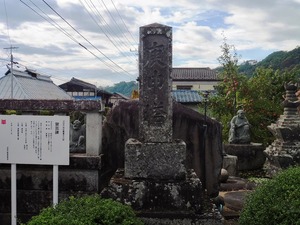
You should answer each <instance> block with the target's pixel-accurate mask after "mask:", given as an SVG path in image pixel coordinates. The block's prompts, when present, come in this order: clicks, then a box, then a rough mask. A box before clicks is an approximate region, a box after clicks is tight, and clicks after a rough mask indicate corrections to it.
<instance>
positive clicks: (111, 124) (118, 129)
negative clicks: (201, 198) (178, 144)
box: [102, 100, 223, 196]
mask: <svg viewBox="0 0 300 225" xmlns="http://www.w3.org/2000/svg"><path fill="white" fill-rule="evenodd" d="M138 105H139V102H138V101H136V100H133V101H126V102H125V101H123V102H119V104H118V105H117V106H115V107H114V108H113V109H112V111H111V113H110V114H109V115H108V117H107V118H106V120H105V123H104V126H103V146H102V151H103V154H104V155H105V157H107V158H106V160H105V162H106V164H105V165H104V167H105V170H106V171H107V173H111V174H114V172H115V171H116V169H118V168H124V146H125V142H126V141H127V140H128V139H129V138H138V134H139V119H138ZM204 124H205V118H204V115H201V114H199V113H198V112H195V111H194V110H192V109H189V108H186V107H184V106H183V105H181V104H176V103H174V104H173V138H174V139H181V140H183V141H184V142H185V143H186V146H187V155H186V157H187V160H186V161H187V162H186V163H187V168H192V169H194V170H195V172H196V174H197V175H198V177H199V178H200V179H201V182H202V184H203V185H204V186H205V187H206V189H207V193H208V194H209V195H210V196H217V195H218V192H219V184H218V178H219V174H220V171H221V168H222V159H223V156H222V137H221V132H222V131H221V125H220V123H218V122H217V121H215V120H212V119H210V118H207V131H206V138H205V139H204V138H203V137H204V136H203V135H204V127H203V125H204ZM204 146H205V148H204Z"/></svg>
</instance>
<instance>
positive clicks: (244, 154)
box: [224, 143, 266, 170]
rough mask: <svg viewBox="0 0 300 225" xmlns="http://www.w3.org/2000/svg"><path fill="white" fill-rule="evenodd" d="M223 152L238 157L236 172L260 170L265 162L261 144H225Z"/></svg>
mask: <svg viewBox="0 0 300 225" xmlns="http://www.w3.org/2000/svg"><path fill="white" fill-rule="evenodd" d="M224 149H225V152H226V153H227V154H229V155H235V156H237V157H238V161H237V168H238V170H256V169H261V168H262V167H263V165H264V163H265V161H266V156H265V154H264V152H263V151H264V147H263V146H262V144H255V143H252V144H225V145H224Z"/></svg>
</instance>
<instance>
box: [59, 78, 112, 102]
mask: <svg viewBox="0 0 300 225" xmlns="http://www.w3.org/2000/svg"><path fill="white" fill-rule="evenodd" d="M59 87H60V88H62V89H63V90H64V91H66V92H67V93H68V94H70V95H71V96H73V97H74V98H75V99H77V100H84V99H86V100H100V99H101V100H102V102H103V103H104V104H105V105H108V104H109V100H110V97H111V96H112V95H113V94H112V93H110V92H108V91H104V90H102V89H100V88H97V87H96V85H94V84H90V83H87V82H85V81H82V80H79V79H76V78H74V77H73V78H72V79H71V80H70V81H68V82H66V83H64V84H61V85H59Z"/></svg>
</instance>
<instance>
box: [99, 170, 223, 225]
mask: <svg viewBox="0 0 300 225" xmlns="http://www.w3.org/2000/svg"><path fill="white" fill-rule="evenodd" d="M201 190H202V186H201V182H200V180H199V178H198V177H197V175H196V173H195V172H193V171H192V170H189V171H187V176H186V179H184V180H177V179H168V180H161V179H138V178H136V179H133V178H125V176H124V170H121V169H119V170H118V171H117V172H116V173H115V175H114V176H113V177H112V179H111V181H110V184H109V186H108V187H107V188H105V189H104V190H103V191H102V193H101V195H102V196H103V197H106V198H112V199H115V200H118V201H120V202H122V203H124V204H128V205H130V206H131V207H132V208H133V209H134V210H135V212H136V213H137V215H138V216H139V217H140V218H141V219H142V220H143V221H144V222H145V224H147V225H150V224H151V225H152V224H153V225H154V224H166V225H167V224H170V225H171V224H183V225H184V224H188V225H192V224H193V225H196V224H199V225H200V224H216V225H221V224H222V216H221V214H220V213H219V212H218V211H217V210H214V209H213V208H212V207H211V206H212V205H211V203H210V202H209V200H208V199H205V197H204V196H203V192H202V191H201Z"/></svg>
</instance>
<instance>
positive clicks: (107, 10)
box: [101, 0, 132, 45]
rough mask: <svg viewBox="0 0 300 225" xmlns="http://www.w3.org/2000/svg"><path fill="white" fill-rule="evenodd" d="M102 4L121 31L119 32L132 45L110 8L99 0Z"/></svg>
mask: <svg viewBox="0 0 300 225" xmlns="http://www.w3.org/2000/svg"><path fill="white" fill-rule="evenodd" d="M101 2H102V4H103V5H104V7H105V9H106V10H107V12H108V14H109V15H110V17H111V18H112V20H113V21H114V23H115V24H116V25H117V27H118V28H119V31H120V32H121V34H122V35H123V37H124V38H125V39H126V40H127V42H128V43H129V45H132V44H131V43H130V41H129V40H128V38H127V37H126V35H125V34H124V32H123V30H122V29H121V27H120V25H119V24H118V23H117V21H116V19H115V18H114V16H113V15H112V14H111V12H110V10H109V9H108V7H107V6H106V4H105V2H104V1H103V0H101Z"/></svg>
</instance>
